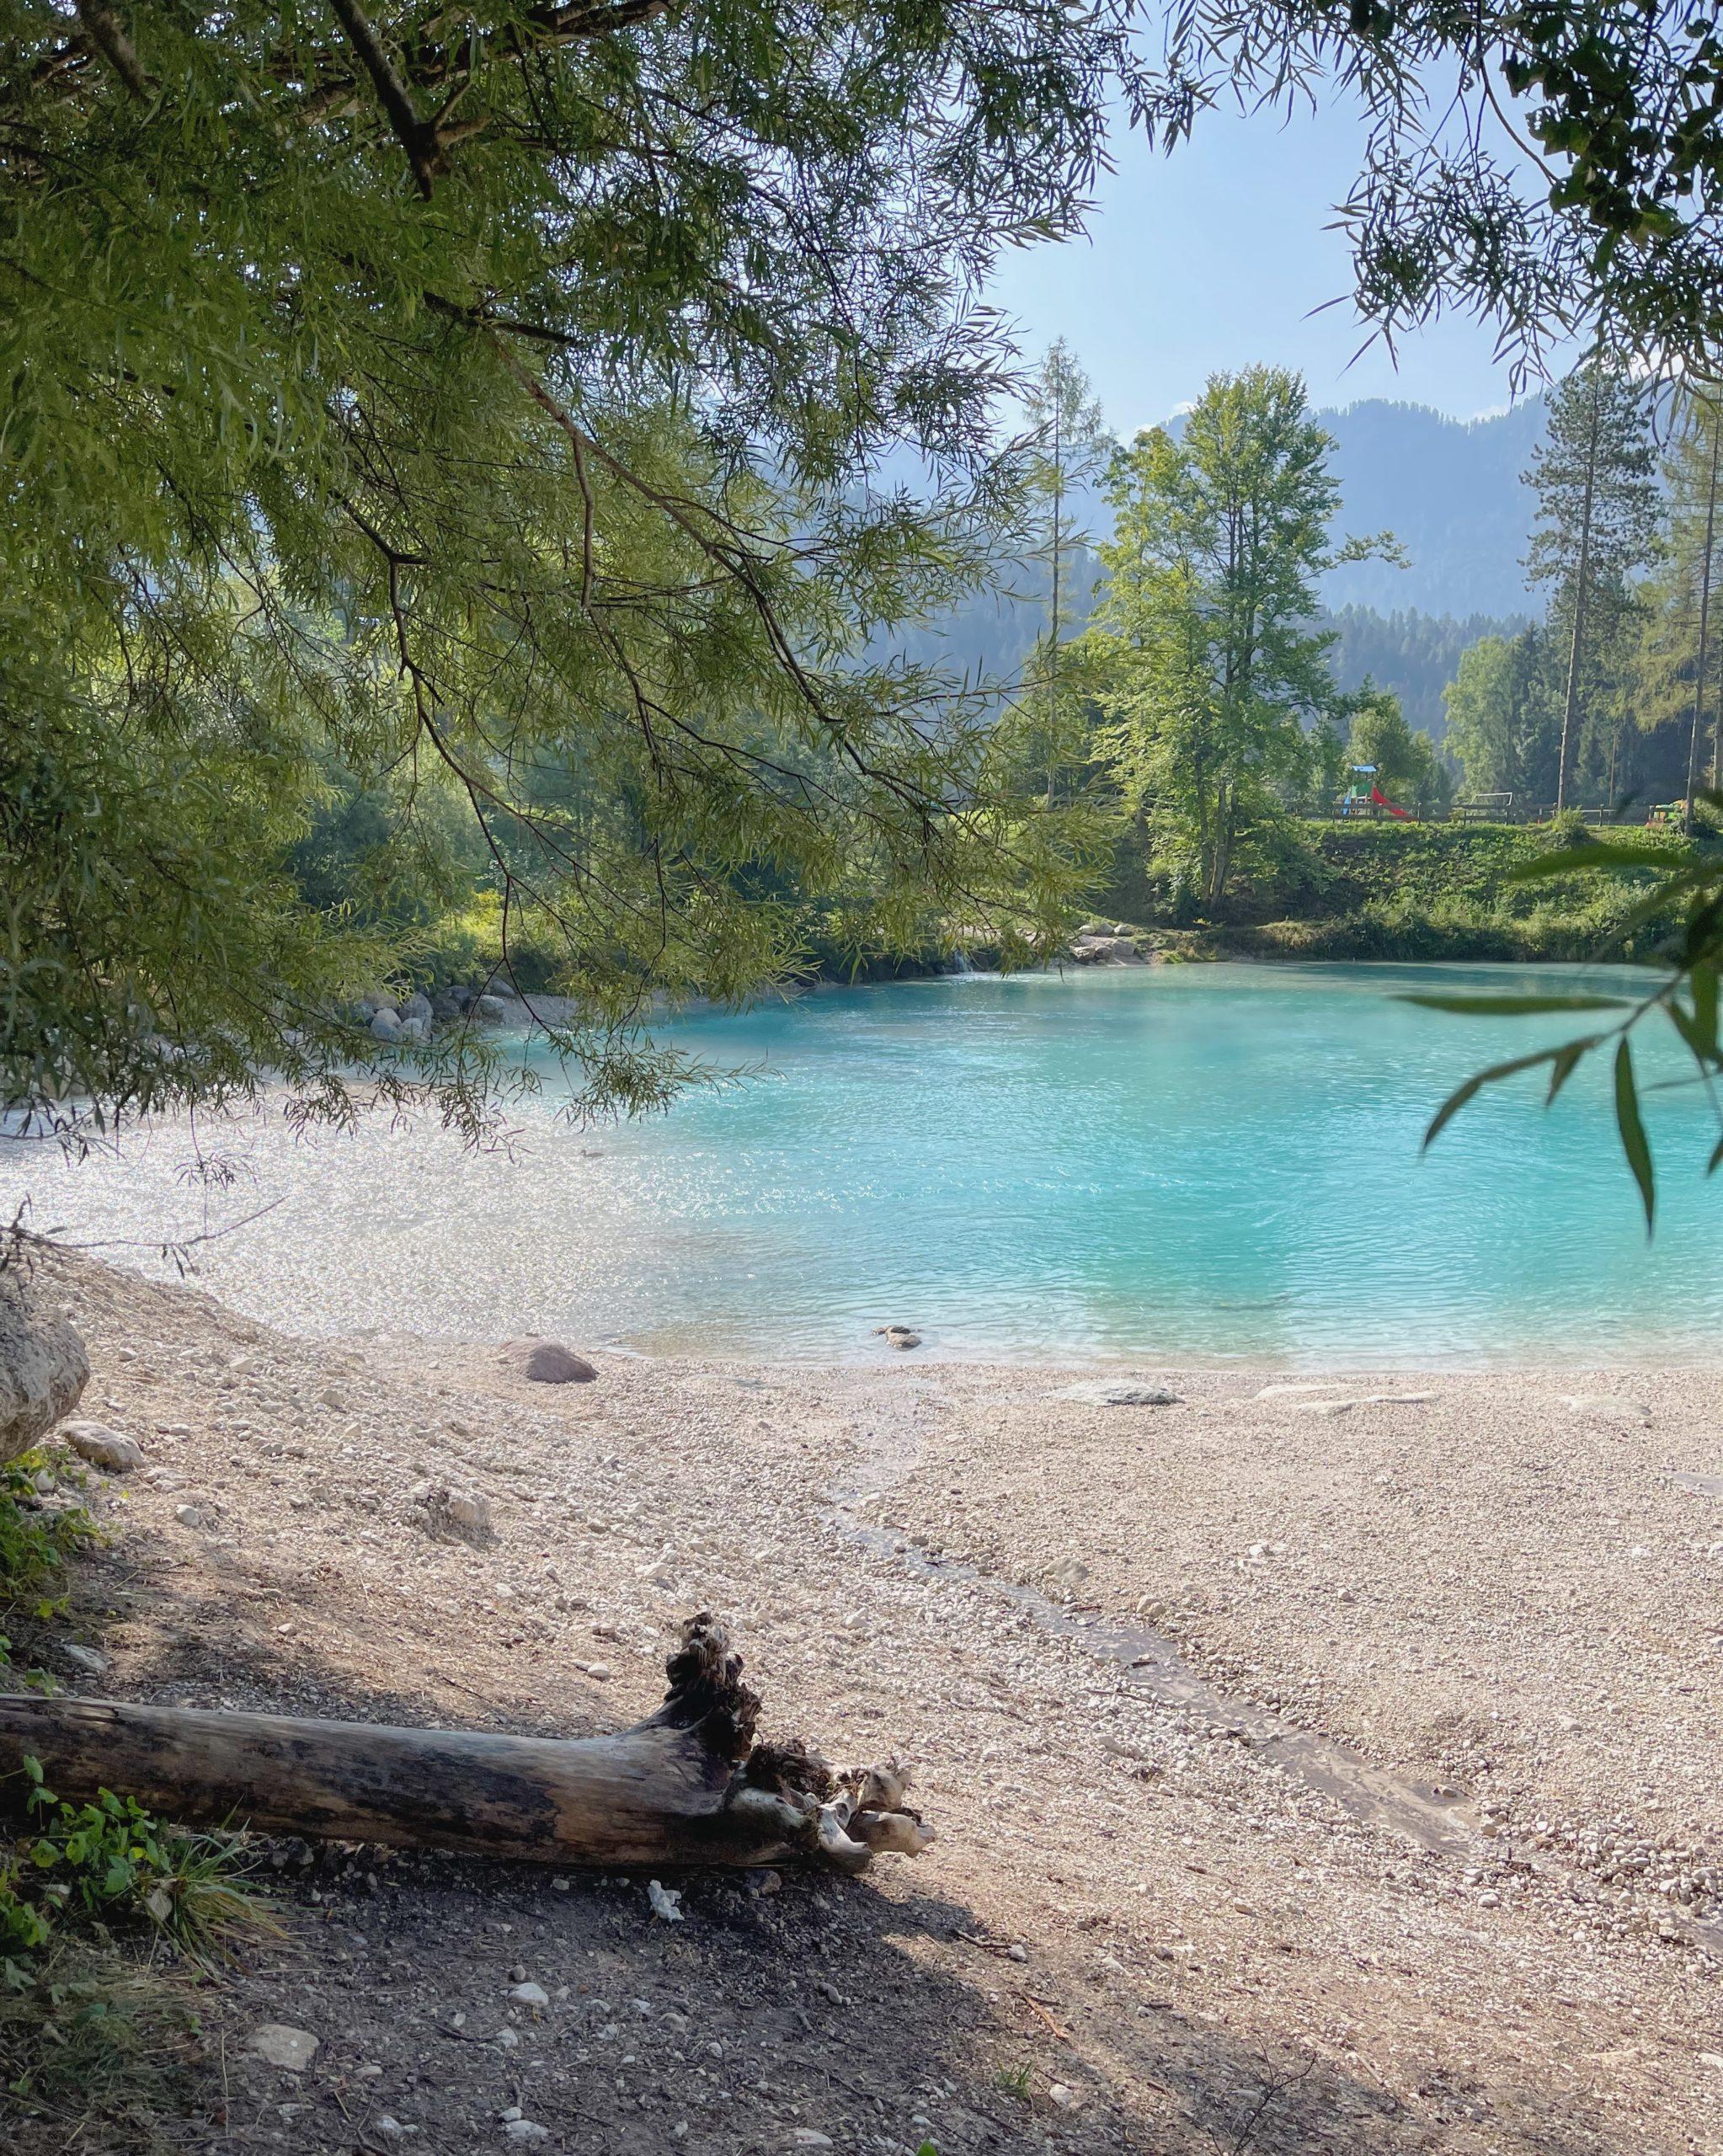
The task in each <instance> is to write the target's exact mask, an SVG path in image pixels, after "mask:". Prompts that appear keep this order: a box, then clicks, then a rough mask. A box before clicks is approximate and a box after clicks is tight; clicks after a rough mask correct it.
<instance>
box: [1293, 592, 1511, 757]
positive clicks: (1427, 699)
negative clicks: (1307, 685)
mask: <svg viewBox="0 0 1723 2156" xmlns="http://www.w3.org/2000/svg"><path fill="white" fill-rule="evenodd" d="M1528 618H1529V617H1528V616H1526V615H1524V614H1512V615H1508V616H1494V615H1490V614H1468V615H1466V616H1464V618H1463V619H1461V620H1458V621H1457V620H1455V618H1454V616H1453V615H1452V614H1424V613H1421V612H1419V611H1418V610H1417V609H1416V607H1408V608H1406V610H1405V611H1401V610H1400V609H1399V608H1396V609H1395V611H1394V612H1393V613H1391V614H1379V613H1378V612H1376V611H1375V610H1374V607H1369V606H1342V608H1341V609H1340V610H1339V611H1338V612H1337V613H1335V614H1333V615H1331V616H1329V619H1328V627H1330V628H1331V629H1332V630H1334V632H1336V635H1337V636H1338V638H1339V642H1338V643H1336V645H1335V646H1334V648H1333V649H1332V651H1331V653H1330V654H1329V660H1330V664H1331V666H1332V667H1333V670H1334V678H1335V680H1336V681H1337V682H1338V683H1339V684H1340V686H1341V687H1342V689H1359V688H1362V687H1363V685H1364V683H1365V682H1366V681H1373V682H1374V684H1375V685H1376V686H1377V687H1378V688H1379V689H1391V690H1392V691H1394V693H1395V696H1398V697H1399V699H1400V707H1401V709H1402V710H1403V711H1404V712H1405V713H1406V718H1407V721H1408V722H1409V723H1410V724H1411V725H1412V726H1413V727H1415V728H1417V729H1418V730H1419V731H1420V732H1422V733H1425V734H1428V735H1429V736H1430V738H1431V739H1432V740H1435V741H1439V740H1440V739H1442V737H1443V734H1444V733H1445V732H1446V731H1447V728H1448V707H1447V705H1446V704H1445V703H1444V702H1443V693H1442V692H1443V690H1444V689H1445V688H1446V687H1447V686H1448V683H1449V682H1450V681H1451V680H1453V679H1454V675H1455V672H1456V671H1457V670H1458V668H1459V659H1460V654H1461V653H1462V652H1463V651H1466V650H1468V649H1469V648H1470V647H1471V646H1472V645H1473V644H1475V643H1477V642H1478V640H1479V638H1481V637H1511V636H1514V635H1517V634H1518V632H1519V631H1520V630H1522V629H1523V628H1524V627H1526V624H1527V622H1528Z"/></svg>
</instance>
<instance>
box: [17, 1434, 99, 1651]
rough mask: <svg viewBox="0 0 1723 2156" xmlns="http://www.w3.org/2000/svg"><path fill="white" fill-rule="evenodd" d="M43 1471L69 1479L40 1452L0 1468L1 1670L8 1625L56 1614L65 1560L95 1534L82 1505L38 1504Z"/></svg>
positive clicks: (85, 1546) (39, 1620)
mask: <svg viewBox="0 0 1723 2156" xmlns="http://www.w3.org/2000/svg"><path fill="white" fill-rule="evenodd" d="M45 1476H46V1477H51V1478H52V1479H53V1480H54V1481H58V1482H61V1483H65V1484H68V1485H72V1484H73V1478H72V1476H71V1475H70V1474H68V1473H67V1472H66V1471H65V1470H61V1469H58V1468H56V1467H55V1466H53V1465H51V1463H50V1462H49V1460H48V1458H47V1455H46V1454H44V1453H40V1452H27V1453H24V1454H20V1455H19V1458H18V1459H16V1460H9V1461H8V1462H7V1464H6V1465H5V1466H3V1467H0V1669H3V1668H8V1667H9V1666H10V1664H11V1662H12V1651H13V1642H12V1640H11V1638H10V1636H8V1629H7V1628H8V1626H10V1625H14V1624H16V1622H17V1621H18V1620H19V1618H20V1617H22V1618H24V1619H25V1620H27V1621H29V1622H33V1623H35V1624H45V1623H47V1622H48V1621H49V1620H50V1619H51V1618H55V1617H57V1616H59V1615H60V1614H61V1612H62V1611H63V1610H64V1609H65V1607H66V1589H65V1572H66V1561H67V1558H68V1557H70V1556H74V1555H75V1554H76V1553H77V1551H78V1550H87V1549H88V1548H89V1547H90V1545H92V1544H93V1543H94V1542H96V1541H98V1540H99V1539H100V1536H99V1529H98V1528H97V1526H96V1524H95V1522H94V1521H93V1519H92V1518H90V1516H89V1514H88V1513H87V1512H86V1511H85V1510H84V1508H83V1506H82V1505H55V1506H45V1505H44V1504H42V1503H41V1502H40V1500H41V1497H42V1494H43V1492H42V1487H41V1485H42V1481H43V1478H44V1477H45ZM74 1486H75V1485H74ZM28 1674H29V1673H26V1676H27V1678H28Z"/></svg>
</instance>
